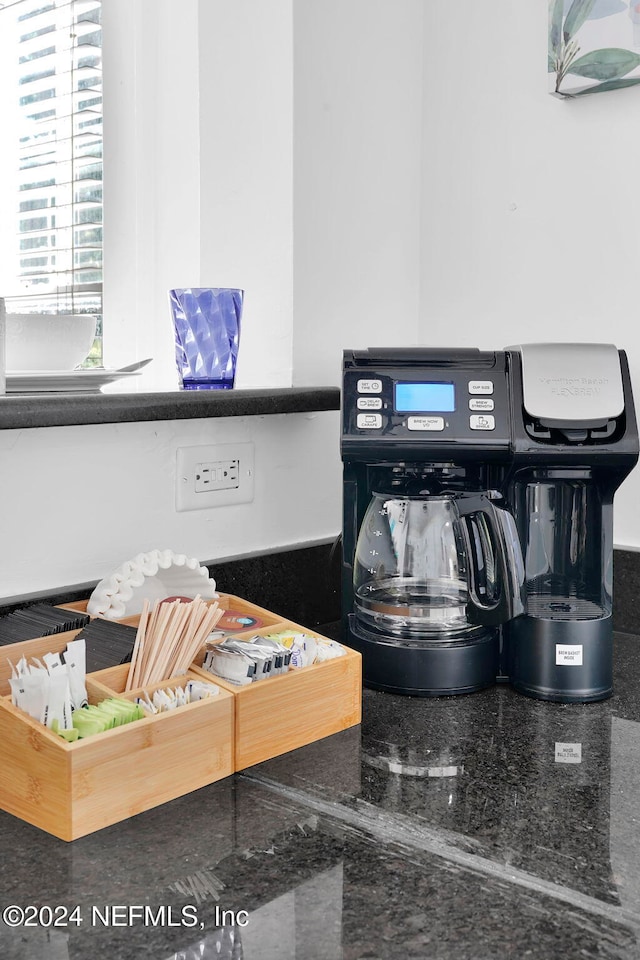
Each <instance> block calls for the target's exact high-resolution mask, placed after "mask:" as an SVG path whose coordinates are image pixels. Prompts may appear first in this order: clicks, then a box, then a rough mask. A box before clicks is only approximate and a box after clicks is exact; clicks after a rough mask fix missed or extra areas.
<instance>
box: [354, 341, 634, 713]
mask: <svg viewBox="0 0 640 960" xmlns="http://www.w3.org/2000/svg"><path fill="white" fill-rule="evenodd" d="M341 453H342V459H343V465H344V467H343V470H344V516H343V583H342V592H343V635H344V639H345V642H346V643H347V644H349V645H350V646H353V647H355V648H356V649H358V650H360V651H361V653H362V654H363V669H364V681H365V684H367V685H368V686H370V687H374V688H378V689H382V690H387V691H391V692H396V693H405V694H411V695H414V696H439V695H449V694H458V693H470V692H473V691H475V690H479V689H482V688H483V687H486V686H489V685H491V684H493V683H494V682H495V681H496V679H502V680H510V681H511V682H512V683H513V685H514V686H515V687H516V689H518V690H520V691H521V692H523V693H525V694H528V695H530V696H534V697H538V698H540V699H548V700H559V701H563V702H571V701H580V702H585V701H588V700H597V699H602V698H604V697H606V696H609V695H610V693H611V689H612V685H611V664H612V624H611V595H612V582H611V581H612V555H613V534H612V503H613V494H614V492H615V490H616V489H617V487H618V486H619V485H620V483H621V482H622V480H623V479H624V477H625V476H626V475H627V474H628V473H629V472H630V470H631V469H632V468H633V466H634V464H635V462H636V461H637V458H638V435H637V428H636V423H635V416H634V410H633V400H632V395H631V387H630V381H629V373H628V367H627V362H626V357H625V355H624V353H623V352H622V351H618V350H617V349H616V348H615V347H614V346H612V345H608V344H604V345H602V344H578V345H576V344H528V345H521V346H516V347H510V348H507V349H505V350H503V351H480V350H478V349H475V348H473V349H472V348H458V349H445V348H386V349H385V348H380V349H369V350H348V351H345V353H344V370H343V403H342V440H341Z"/></svg>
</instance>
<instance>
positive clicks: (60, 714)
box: [38, 663, 73, 730]
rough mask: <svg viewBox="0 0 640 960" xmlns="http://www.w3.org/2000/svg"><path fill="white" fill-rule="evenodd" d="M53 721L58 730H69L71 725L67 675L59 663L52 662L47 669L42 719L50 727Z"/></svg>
mask: <svg viewBox="0 0 640 960" xmlns="http://www.w3.org/2000/svg"><path fill="white" fill-rule="evenodd" d="M38 672H39V673H40V672H42V671H38ZM54 721H55V722H56V724H57V726H58V728H59V729H60V730H69V729H71V727H72V726H73V721H72V710H71V694H70V690H69V675H68V673H67V671H66V670H65V669H64V666H63V664H61V663H58V664H54V666H53V668H52V670H50V671H49V684H48V687H47V702H46V704H45V710H44V716H43V719H42V722H43V723H44V725H45V726H46V727H52V726H53V724H54Z"/></svg>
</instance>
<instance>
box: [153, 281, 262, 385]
mask: <svg viewBox="0 0 640 960" xmlns="http://www.w3.org/2000/svg"><path fill="white" fill-rule="evenodd" d="M169 298H170V301H171V312H172V314H173V326H174V331H175V341H176V366H177V368H178V375H179V377H180V382H181V386H182V389H183V390H230V389H231V388H232V387H233V383H234V380H235V375H236V360H237V358H238V343H239V341H240V320H241V317H242V302H243V298H244V290H233V289H228V288H226V287H186V288H185V289H177V290H170V291H169Z"/></svg>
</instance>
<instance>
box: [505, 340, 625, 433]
mask: <svg viewBox="0 0 640 960" xmlns="http://www.w3.org/2000/svg"><path fill="white" fill-rule="evenodd" d="M507 349H508V350H517V351H519V353H520V354H521V356H522V394H523V404H524V408H525V410H526V412H527V413H528V414H529V416H530V417H533V418H534V419H535V420H538V421H539V422H540V423H541V424H542V425H543V426H547V427H598V426H603V425H604V424H606V423H607V421H609V420H615V419H616V418H617V417H619V416H620V415H621V414H622V412H623V410H624V391H623V385H622V372H621V368H620V355H619V353H618V349H617V347H616V346H614V344H612V343H526V344H520V345H518V346H513V347H508V348H507Z"/></svg>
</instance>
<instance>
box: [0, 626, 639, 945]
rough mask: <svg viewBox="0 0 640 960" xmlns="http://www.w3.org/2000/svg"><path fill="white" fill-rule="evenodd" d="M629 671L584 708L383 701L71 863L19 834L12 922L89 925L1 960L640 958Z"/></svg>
mask: <svg viewBox="0 0 640 960" xmlns="http://www.w3.org/2000/svg"><path fill="white" fill-rule="evenodd" d="M326 632H329V633H335V628H334V627H332V626H328V627H327V628H326ZM615 659H616V667H615V694H614V696H613V698H612V699H611V700H608V701H606V702H603V703H597V704H589V705H584V706H583V705H570V706H564V705H559V704H552V703H540V702H537V701H534V700H530V699H527V698H525V697H522V696H519V695H518V694H516V693H515V692H514V691H513V690H511V689H510V688H509V687H505V686H500V687H494V688H492V689H489V690H485V691H483V692H481V693H477V694H472V695H470V696H466V697H458V698H443V699H434V700H429V699H426V700H422V699H411V698H405V697H396V696H392V695H390V694H385V693H378V692H374V691H369V690H367V691H365V693H364V698H363V700H364V704H363V705H364V717H363V723H362V726H361V727H355V728H352V729H349V730H345V731H343V732H342V733H340V734H337V735H336V736H333V737H329V738H327V739H325V740H322V741H319V742H318V743H315V744H311V745H310V746H308V747H304V748H302V749H300V750H297V751H294V752H292V753H290V754H287V755H285V756H283V757H278V758H275V759H274V760H270V761H268V762H266V763H263V764H260V765H258V766H256V767H253V768H251V769H250V770H247V771H245V772H244V773H242V774H237V775H236V776H235V777H232V778H229V779H227V780H224V781H222V782H220V783H218V784H214V785H212V786H211V787H208V788H205V789H203V790H200V791H197V792H196V793H192V794H190V795H189V796H186V797H183V798H181V799H179V800H176V801H174V802H173V803H169V804H166V805H165V806H163V807H159V808H157V809H155V810H151V811H148V812H147V813H144V814H141V815H139V816H137V817H134V818H131V819H130V820H127V821H125V822H123V823H121V824H118V825H116V826H113V827H110V828H108V829H106V830H102V831H99V832H98V833H95V834H93V835H91V836H89V837H85V838H82V839H80V840H77V841H75V842H73V843H71V844H65V843H63V842H62V841H58V840H56V839H54V838H53V837H50V836H48V835H47V834H44V833H42V832H40V831H38V830H36V829H35V828H32V827H30V826H29V825H27V824H24V823H22V822H21V821H19V820H17V819H15V818H14V817H11V816H9V815H8V814H5V813H0V844H1V848H2V850H3V854H4V857H3V859H4V866H3V870H2V873H1V875H0V907H1V908H2V909H4V908H5V907H6V906H8V905H11V904H15V905H17V906H19V907H22V908H24V907H26V906H27V905H29V904H34V905H35V906H36V907H40V906H42V905H53V906H55V905H58V904H59V905H64V906H65V907H69V908H70V907H72V906H74V905H78V906H79V911H78V913H77V915H76V916H77V917H80V918H81V919H82V921H83V922H82V924H80V925H79V926H77V925H75V924H71V925H70V926H67V927H57V928H51V927H49V928H47V927H46V926H45V925H44V924H40V925H38V924H36V925H35V926H30V927H23V928H20V929H11V928H10V927H9V926H8V925H7V923H6V922H0V956H2V958H3V960H5V958H7V960H67V958H69V960H76V958H77V960H80V958H86V957H91V958H96V960H103V958H104V960H107V958H109V960H111V958H113V960H138V958H140V960H196V958H199V960H209V958H216V960H219V958H226V957H229V958H232V957H233V958H244V960H294V958H295V960H316V958H317V960H356V958H367V960H378V958H379V960H385V958H394V960H395V958H406V957H411V958H414V957H415V958H420V960H423V958H424V960H426V958H432V957H435V958H443V960H445V958H446V960H449V958H451V960H454V958H455V960H466V958H469V960H484V958H494V957H495V958H504V957H508V958H512V957H513V958H523V957H526V958H531V960H549V958H556V957H558V958H567V960H569V958H570V960H574V958H575V960H583V958H638V957H640V944H639V942H638V937H639V935H640V638H639V637H636V636H632V635H629V634H616V637H615ZM173 775H179V771H174V772H173ZM107 908H109V909H107ZM114 908H120V909H117V910H116V911H115V913H114ZM145 908H147V913H146V916H145V914H144V910H145ZM224 911H226V912H224ZM242 911H246V914H245V913H243V912H242ZM107 914H108V918H107ZM9 919H11V918H10V917H9ZM43 919H44V920H46V919H47V918H46V915H43ZM106 919H108V921H109V922H108V923H106ZM234 920H235V921H236V923H235V924H234V922H233V921H234Z"/></svg>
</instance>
